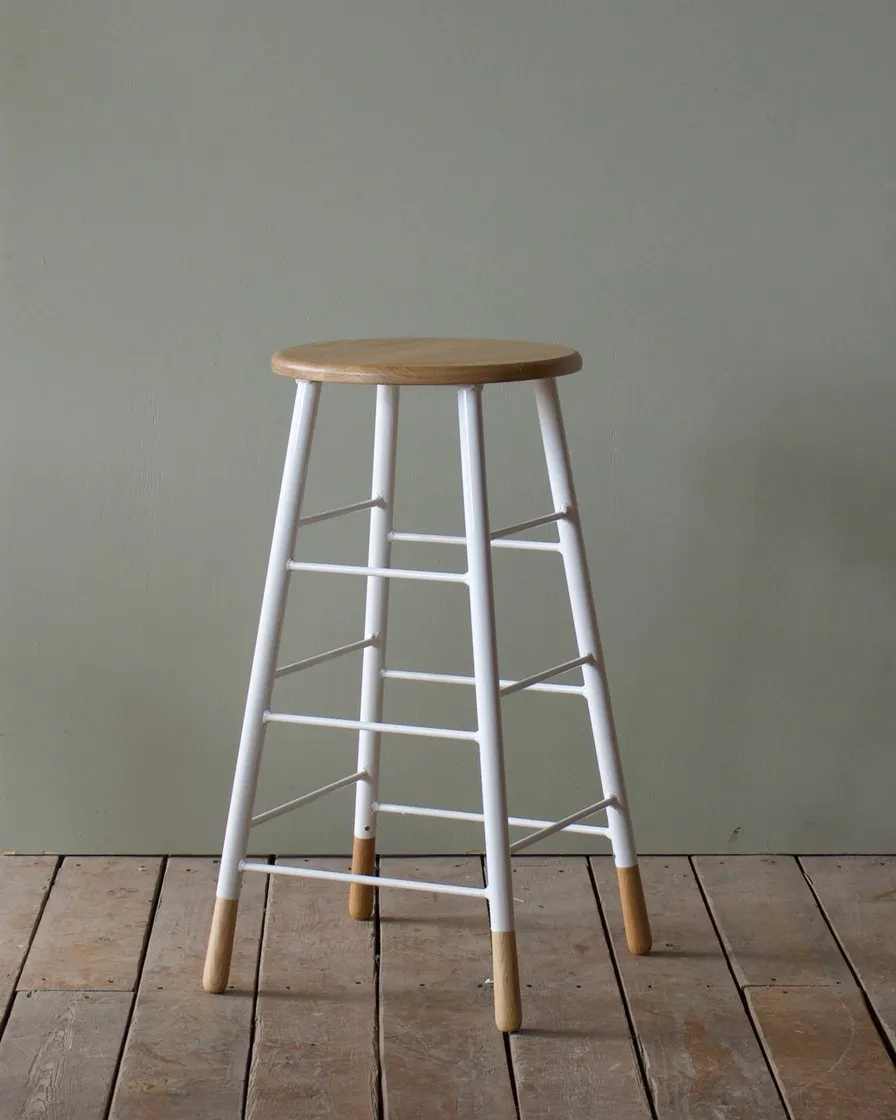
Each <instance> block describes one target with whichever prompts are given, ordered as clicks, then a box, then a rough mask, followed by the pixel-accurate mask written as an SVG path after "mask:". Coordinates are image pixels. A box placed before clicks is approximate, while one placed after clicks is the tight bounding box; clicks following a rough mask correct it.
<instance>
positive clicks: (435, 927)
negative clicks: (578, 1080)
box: [380, 859, 516, 1120]
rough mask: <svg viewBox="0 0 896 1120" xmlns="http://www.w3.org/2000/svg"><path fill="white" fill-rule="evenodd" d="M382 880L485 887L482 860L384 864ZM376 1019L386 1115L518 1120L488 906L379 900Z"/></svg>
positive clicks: (414, 896)
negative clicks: (496, 995) (497, 1000)
mask: <svg viewBox="0 0 896 1120" xmlns="http://www.w3.org/2000/svg"><path fill="white" fill-rule="evenodd" d="M380 874H382V875H388V876H395V877H397V878H408V879H427V880H431V881H433V882H450V883H456V884H459V885H463V886H481V885H482V869H481V864H480V862H479V860H478V859H462V860H461V859H421V860H411V859H384V860H382V861H381V864H380ZM380 953H381V963H380V1023H381V1036H382V1044H381V1048H382V1055H381V1056H382V1063H383V1093H384V1096H385V1115H386V1117H387V1118H391V1120H406V1118H410V1117H427V1118H428V1117H438V1116H457V1117H467V1116H477V1117H478V1116H482V1117H488V1118H489V1120H515V1117H516V1108H515V1106H514V1102H513V1090H512V1088H511V1082H510V1074H509V1071H508V1069H507V1060H506V1055H505V1052H504V1038H503V1035H501V1033H500V1032H499V1031H498V1030H497V1029H496V1028H495V1021H494V1014H493V1008H492V989H491V984H490V983H488V982H487V981H489V980H490V979H491V953H490V944H489V930H488V917H487V914H486V908H485V904H484V903H483V902H481V901H479V900H478V899H475V898H473V899H471V898H461V897H452V896H450V895H443V894H426V893H424V892H422V891H419V892H418V891H397V890H393V891H388V892H387V891H383V892H381V894H380Z"/></svg>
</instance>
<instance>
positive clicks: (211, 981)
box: [202, 898, 239, 994]
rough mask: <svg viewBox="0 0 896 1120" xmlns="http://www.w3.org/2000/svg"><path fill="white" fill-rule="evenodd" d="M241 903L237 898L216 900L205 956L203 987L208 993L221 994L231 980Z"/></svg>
mask: <svg viewBox="0 0 896 1120" xmlns="http://www.w3.org/2000/svg"><path fill="white" fill-rule="evenodd" d="M238 907H239V902H238V901H237V899H235V898H218V899H215V913H214V916H213V917H212V928H211V933H210V934H209V938H208V950H207V951H206V954H205V968H204V970H203V973H202V986H203V988H205V990H206V991H207V992H212V993H214V994H220V993H221V992H223V991H224V989H225V988H226V987H227V981H228V980H229V979H230V958H231V956H232V954H233V935H234V933H235V931H236V915H237V909H238Z"/></svg>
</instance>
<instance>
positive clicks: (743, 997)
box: [688, 856, 792, 1116]
mask: <svg viewBox="0 0 896 1120" xmlns="http://www.w3.org/2000/svg"><path fill="white" fill-rule="evenodd" d="M688 863H689V864H690V865H691V873H692V874H693V876H694V882H695V883H696V884H697V890H698V891H699V892H700V897H701V898H702V899H703V905H704V907H705V908H706V913H707V916H708V918H709V920H710V922H711V924H712V928H713V929H714V930H715V934H716V938H717V940H718V942H719V948H720V949H721V950H722V956H723V957H724V958H725V963H726V964H727V965H728V971H729V972H730V973H731V980H732V982H733V984H734V986H735V988H736V989H737V993H738V995H739V996H740V1001H741V1005H742V1006H743V1009H744V1015H745V1016H746V1017H747V1020H748V1021H749V1024H750V1027H751V1029H752V1031H753V1035H754V1037H755V1039H756V1045H757V1046H758V1047H759V1049H760V1051H761V1053H762V1056H763V1057H764V1058H765V1064H766V1066H767V1067H768V1072H769V1076H770V1077H771V1079H772V1084H773V1085H774V1086H775V1089H776V1090H777V1093H778V1099H779V1100H780V1102H781V1108H782V1109H783V1110H784V1112H785V1114H786V1115H787V1116H790V1109H789V1108H788V1107H787V1101H786V1100H785V1098H784V1092H783V1090H782V1088H781V1083H780V1081H779V1079H778V1076H777V1074H776V1072H775V1068H774V1065H773V1064H772V1061H771V1058H770V1057H769V1053H768V1050H767V1049H766V1046H765V1043H764V1041H763V1038H762V1032H761V1031H760V1030H759V1024H758V1023H757V1022H756V1018H755V1016H754V1015H753V1009H752V1008H751V1007H750V1001H749V1000H748V999H747V987H754V986H758V985H741V984H740V983H739V981H738V977H737V972H736V970H735V968H734V962H733V961H732V960H731V957H730V956H729V954H728V947H727V946H726V944H725V939H724V937H723V936H722V931H721V930H720V929H719V925H718V922H717V921H716V916H715V914H714V913H713V910H712V906H710V904H709V899H708V898H707V897H706V890H705V889H704V886H703V880H702V879H701V878H700V873H699V872H698V870H697V868H696V866H695V864H694V857H693V856H688ZM791 986H792V985H791Z"/></svg>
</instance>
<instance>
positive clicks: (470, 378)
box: [271, 338, 582, 385]
mask: <svg viewBox="0 0 896 1120" xmlns="http://www.w3.org/2000/svg"><path fill="white" fill-rule="evenodd" d="M271 365H272V368H273V370H274V372H275V373H279V374H282V375H283V376H284V377H293V378H297V379H299V380H302V381H338V382H343V383H350V384H354V385H487V384H491V383H494V382H499V381H535V380H538V379H540V378H544V377H560V376H561V375H563V374H566V373H575V372H576V370H580V369H581V368H582V357H581V355H580V354H579V353H578V351H576V350H571V349H570V348H569V347H568V346H554V345H552V344H550V343H546V342H516V341H510V340H507V341H504V340H501V339H491V338H484V339H480V338H345V339H340V340H339V341H335V342H310V343H307V344H305V345H302V346H288V347H286V349H284V350H279V351H278V352H277V353H276V354H275V355H274V357H273V360H272V362H271Z"/></svg>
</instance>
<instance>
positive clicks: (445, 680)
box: [382, 669, 584, 696]
mask: <svg viewBox="0 0 896 1120" xmlns="http://www.w3.org/2000/svg"><path fill="white" fill-rule="evenodd" d="M382 675H383V677H385V678H386V679H387V680H396V681H425V682H427V683H429V684H465V685H475V683H476V678H475V677H458V676H455V675H454V674H452V673H414V672H411V671H410V670H408V669H383V672H382ZM498 683H499V685H500V687H501V692H502V694H505V695H506V694H509V693H511V692H516V691H517V690H516V688H515V687H512V686H515V685H518V684H519V683H520V682H519V681H505V680H502V681H499V682H498ZM525 688H526V691H527V692H559V693H562V694H564V695H567V696H581V695H582V694H583V692H584V689H583V687H582V685H578V684H550V683H540V682H539V683H536V684H527V685H526V686H525ZM505 690H506V692H505Z"/></svg>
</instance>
